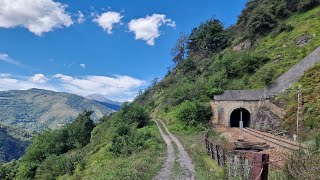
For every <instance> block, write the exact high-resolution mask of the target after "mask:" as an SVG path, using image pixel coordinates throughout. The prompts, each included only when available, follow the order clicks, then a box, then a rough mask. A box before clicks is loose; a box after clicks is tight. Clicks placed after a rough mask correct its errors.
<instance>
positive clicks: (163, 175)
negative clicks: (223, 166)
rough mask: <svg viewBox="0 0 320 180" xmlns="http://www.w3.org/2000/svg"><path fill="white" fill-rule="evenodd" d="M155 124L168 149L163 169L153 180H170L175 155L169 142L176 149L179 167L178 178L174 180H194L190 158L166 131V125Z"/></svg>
mask: <svg viewBox="0 0 320 180" xmlns="http://www.w3.org/2000/svg"><path fill="white" fill-rule="evenodd" d="M156 124H157V126H158V128H159V131H160V133H161V135H162V137H163V139H164V140H165V142H166V144H167V147H168V150H167V152H168V153H167V154H168V155H167V160H166V162H165V164H164V167H163V168H162V169H161V170H160V172H159V173H158V175H157V176H156V177H155V179H161V180H167V179H170V175H171V169H172V164H173V161H174V159H175V158H174V156H175V154H174V152H173V151H174V149H173V147H172V143H171V141H173V142H174V143H175V144H176V145H177V147H178V152H177V154H178V161H179V164H180V166H181V172H180V173H179V175H178V177H176V179H178V180H194V179H195V170H194V166H193V164H192V161H191V158H190V157H189V155H188V153H187V152H186V151H185V149H184V147H183V145H182V144H181V143H180V141H179V140H178V139H177V138H176V137H175V136H174V135H173V134H171V133H170V131H169V130H168V128H167V127H166V125H165V124H164V123H163V122H162V121H161V120H157V121H156ZM159 124H161V125H162V126H163V128H164V129H165V130H166V133H167V134H168V135H169V137H168V136H167V135H165V134H164V133H163V131H162V129H161V128H160V125H159ZM169 148H170V150H169ZM171 148H172V149H171Z"/></svg>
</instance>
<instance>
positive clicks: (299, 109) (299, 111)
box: [296, 85, 302, 139]
mask: <svg viewBox="0 0 320 180" xmlns="http://www.w3.org/2000/svg"><path fill="white" fill-rule="evenodd" d="M301 88H302V87H301V85H299V86H298V108H297V132H296V133H297V134H296V139H298V134H299V118H300V113H301V109H302V96H301Z"/></svg>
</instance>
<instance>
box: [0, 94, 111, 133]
mask: <svg viewBox="0 0 320 180" xmlns="http://www.w3.org/2000/svg"><path fill="white" fill-rule="evenodd" d="M83 110H90V111H94V114H93V118H94V120H95V121H97V120H98V119H99V118H101V117H102V116H104V115H108V114H110V113H111V112H114V111H113V110H111V109H109V108H106V107H105V106H103V105H101V104H99V103H97V102H95V101H92V100H89V99H86V98H83V97H80V96H77V95H74V94H69V93H58V92H53V91H47V90H41V89H30V90H22V91H19V90H15V91H4V92H0V123H1V124H5V125H9V126H14V127H18V128H23V129H25V130H28V131H41V130H44V129H46V128H57V127H61V126H64V125H65V124H67V123H70V122H72V121H73V120H74V118H75V117H76V116H77V115H78V114H79V113H80V112H82V111H83Z"/></svg>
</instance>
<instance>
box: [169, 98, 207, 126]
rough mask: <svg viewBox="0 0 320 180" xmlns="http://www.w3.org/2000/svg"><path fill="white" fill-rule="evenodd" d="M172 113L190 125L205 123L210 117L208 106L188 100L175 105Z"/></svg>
mask: <svg viewBox="0 0 320 180" xmlns="http://www.w3.org/2000/svg"><path fill="white" fill-rule="evenodd" d="M173 113H174V116H175V118H176V119H177V120H179V121H181V122H183V123H186V124H187V125H191V126H194V125H197V124H199V123H206V122H208V120H209V119H210V117H211V109H210V107H209V106H205V105H201V104H200V103H196V102H192V101H188V100H187V101H184V102H183V103H181V104H180V105H179V106H177V107H176V108H175V110H174V111H173Z"/></svg>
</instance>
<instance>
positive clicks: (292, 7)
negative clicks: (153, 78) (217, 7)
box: [135, 0, 320, 179]
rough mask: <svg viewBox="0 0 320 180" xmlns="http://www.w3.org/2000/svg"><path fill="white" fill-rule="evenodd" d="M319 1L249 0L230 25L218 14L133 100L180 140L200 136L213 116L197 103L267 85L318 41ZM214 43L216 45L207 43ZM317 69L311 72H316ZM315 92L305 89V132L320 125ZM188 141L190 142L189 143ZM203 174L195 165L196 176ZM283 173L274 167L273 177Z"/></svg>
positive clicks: (196, 147) (290, 101) (291, 98)
mask: <svg viewBox="0 0 320 180" xmlns="http://www.w3.org/2000/svg"><path fill="white" fill-rule="evenodd" d="M318 5H319V1H309V0H304V1H287V0H277V1H271V0H263V1H261V0H260V1H257V0H252V1H249V2H248V3H247V7H246V8H245V9H244V10H243V12H242V14H241V15H240V16H239V19H238V22H237V24H236V25H234V26H232V27H230V28H223V26H222V25H221V23H220V22H219V21H218V20H215V19H210V20H208V21H205V22H204V23H202V24H200V26H199V27H197V28H195V29H194V30H193V31H192V33H191V34H190V35H189V40H188V41H187V42H185V43H186V46H180V47H186V48H187V49H186V50H187V53H188V55H187V56H186V57H185V58H181V59H180V60H179V61H175V60H174V62H175V63H176V67H175V68H174V69H172V70H170V71H168V74H167V75H166V77H165V78H164V79H163V80H162V81H160V82H159V83H157V84H155V85H154V86H151V87H149V88H147V89H146V90H145V91H144V93H141V94H140V95H139V96H138V98H137V99H136V101H135V102H136V103H139V104H142V105H144V106H145V107H146V108H148V109H149V110H150V111H153V114H154V116H156V117H158V118H161V119H164V120H165V121H166V123H167V125H168V127H169V129H170V130H171V131H172V132H173V133H175V134H181V135H180V137H181V138H180V140H181V141H184V140H185V139H188V136H193V137H195V136H197V134H200V133H201V132H203V131H206V129H207V123H203V122H208V120H209V118H208V117H207V116H201V118H200V115H199V114H198V112H197V110H198V109H199V107H197V105H200V104H202V105H204V104H206V103H208V102H209V100H210V98H212V96H213V95H215V94H220V93H222V92H223V90H226V89H257V88H263V87H265V86H266V85H268V84H270V83H272V82H273V81H274V80H275V79H276V78H277V77H279V76H280V75H282V74H283V73H284V72H286V71H287V70H289V69H290V68H291V67H292V66H293V65H295V64H296V63H297V62H299V61H300V60H301V59H302V58H304V57H305V56H307V55H309V54H310V53H311V52H312V51H314V50H315V49H316V48H317V47H318V46H319V45H320V36H319V34H320V21H319V16H320V7H319V6H318ZM225 38H226V39H227V41H224V39H225ZM300 38H306V39H307V42H306V43H304V44H300V43H299V41H298V40H299V39H300ZM180 42H181V41H180ZM212 42H214V43H213V45H215V47H212V46H208V45H206V43H212ZM177 45H179V43H177ZM175 48H176V47H175ZM180 49H181V52H182V48H180ZM173 58H174V57H173ZM318 70H319V69H318ZM315 71H316V70H310V71H308V72H309V73H312V74H313V75H314V76H317V75H316V74H315ZM307 74H308V73H307ZM305 76H306V75H305ZM309 76H310V75H309ZM313 78H314V77H313ZM313 80H314V82H316V79H313ZM306 82H309V80H306ZM311 82H312V81H311ZM303 86H304V85H303ZM315 87H316V86H315ZM317 92H318V90H317V88H314V89H311V90H309V91H306V92H303V93H306V94H308V95H310V99H312V100H313V101H311V102H310V104H305V106H308V107H309V109H308V110H309V111H307V110H304V113H305V115H303V116H307V119H308V120H303V121H305V123H307V124H308V126H302V128H301V129H305V131H306V132H307V131H309V130H310V129H311V128H312V129H313V130H314V131H317V129H318V128H319V127H318V124H317V122H318V121H317V120H318V119H319V117H318V114H317V113H318V108H317V107H318V105H317V98H315V96H316V95H315V94H316V93H317ZM281 98H284V99H288V100H287V102H286V104H287V105H288V108H287V109H289V108H292V109H291V111H290V110H289V113H288V118H287V119H286V120H285V122H286V123H284V124H283V126H282V128H286V129H289V130H290V129H291V130H292V129H294V127H295V126H294V123H293V120H290V118H291V119H294V117H295V114H294V111H295V109H294V107H296V104H294V103H295V102H296V98H295V94H294V93H291V95H290V93H289V95H288V94H285V95H284V96H283V97H281ZM279 101H280V100H279ZM290 104H291V105H290ZM205 112H207V113H209V111H205ZM290 112H292V113H290ZM205 114H206V113H205ZM303 119H305V118H303ZM201 122H202V123H201ZM289 122H291V123H289ZM305 127H306V128H305ZM303 131H304V130H303ZM308 136H309V135H308ZM203 138H204V137H203ZM309 139H314V136H313V135H312V136H309ZM184 143H185V144H187V145H186V146H190V142H184ZM194 143H195V144H193V147H194V148H193V149H192V151H189V152H190V153H191V156H192V158H193V159H194V160H195V159H198V160H195V161H199V159H201V160H200V161H202V162H205V160H204V158H199V157H198V156H197V155H196V154H194V153H192V152H201V147H203V146H204V144H203V143H201V141H200V140H198V142H194ZM200 154H201V153H200ZM205 167H206V168H205V169H207V168H208V166H205ZM196 168H198V166H197V165H196ZM209 169H210V168H209ZM199 173H200V172H199V171H198V170H197V176H199ZM283 173H285V172H279V173H278V172H274V173H273V177H278V176H280V175H283ZM281 177H283V176H281ZM200 179H201V178H200ZM203 179H205V178H203Z"/></svg>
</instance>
